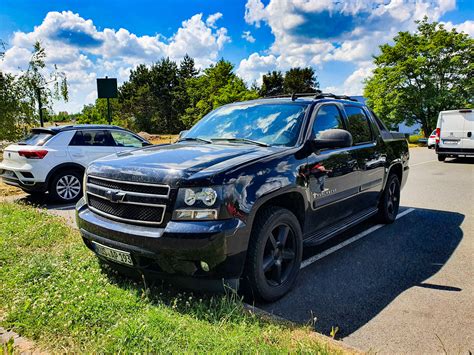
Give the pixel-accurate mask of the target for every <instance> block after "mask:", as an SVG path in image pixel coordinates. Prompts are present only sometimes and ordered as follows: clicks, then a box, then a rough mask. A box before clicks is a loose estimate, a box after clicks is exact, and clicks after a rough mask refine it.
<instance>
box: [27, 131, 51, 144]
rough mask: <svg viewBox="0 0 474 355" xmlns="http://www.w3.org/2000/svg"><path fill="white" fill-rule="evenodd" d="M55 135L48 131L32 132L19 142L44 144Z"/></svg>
mask: <svg viewBox="0 0 474 355" xmlns="http://www.w3.org/2000/svg"><path fill="white" fill-rule="evenodd" d="M52 136H53V135H52V134H51V133H47V132H34V131H32V132H30V133H29V134H28V135H27V136H26V137H24V138H23V139H22V140H20V142H19V144H25V145H43V144H44V143H46V141H47V140H49V139H50V138H51V137H52Z"/></svg>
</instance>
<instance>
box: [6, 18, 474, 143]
mask: <svg viewBox="0 0 474 355" xmlns="http://www.w3.org/2000/svg"><path fill="white" fill-rule="evenodd" d="M417 24H418V28H417V30H416V31H414V32H399V33H398V35H397V36H396V37H395V38H394V39H393V44H384V45H382V46H380V54H379V55H377V56H374V59H373V62H374V65H375V69H374V71H373V73H372V75H371V76H370V77H369V78H367V79H366V81H365V88H364V97H366V98H367V104H368V105H369V106H370V107H371V108H372V109H373V110H374V111H375V112H376V113H377V114H378V115H379V116H380V118H381V119H382V120H383V121H384V122H385V123H386V124H387V125H388V126H390V127H396V125H398V124H399V123H401V122H406V123H408V124H413V123H420V124H421V125H422V128H423V132H424V134H425V135H429V134H430V132H431V131H432V130H433V129H434V128H435V127H436V120H437V116H438V113H439V111H442V110H448V109H458V108H469V107H473V104H474V80H473V78H474V40H473V39H472V38H471V37H469V36H468V35H467V34H465V33H460V32H457V31H456V29H452V30H447V29H446V28H445V27H444V26H443V25H442V24H440V23H437V22H432V23H429V22H428V20H427V19H426V18H425V19H424V20H422V21H418V22H417ZM4 50H5V45H4V43H3V42H2V41H1V40H0V60H1V59H2V57H3V55H4ZM45 57H46V53H45V51H44V49H43V48H42V47H41V45H40V43H36V44H35V46H34V49H33V54H32V56H31V59H30V63H29V65H28V68H27V69H26V70H24V71H22V72H21V73H20V74H18V75H13V74H10V73H5V72H2V71H0V108H1V109H0V140H2V139H10V140H13V139H15V138H17V137H18V135H19V134H20V133H21V132H22V131H23V130H24V129H25V128H26V127H29V126H31V125H37V124H38V109H37V107H38V102H39V101H41V102H42V103H43V106H44V107H45V117H46V118H47V119H49V120H52V121H68V120H71V119H73V120H75V121H76V122H78V123H106V122H107V104H106V101H105V99H97V100H96V102H95V103H93V104H90V105H85V106H84V108H83V109H82V111H81V112H80V113H77V114H74V115H68V114H66V113H64V112H62V113H58V114H53V113H52V102H53V101H55V100H58V99H63V100H67V99H68V85H67V78H66V76H65V75H64V73H62V72H61V71H60V70H59V69H58V68H57V67H56V66H53V67H52V68H47V67H46V65H45V60H44V59H45ZM318 87H319V83H318V81H317V77H316V74H315V72H314V70H313V69H312V68H311V67H307V68H291V69H290V70H288V71H286V72H281V71H271V72H268V73H267V74H265V75H263V77H262V84H261V86H258V85H257V84H255V83H254V84H253V85H251V86H250V87H249V86H247V85H246V83H245V82H244V81H243V79H242V78H240V77H239V76H238V75H237V74H236V73H235V72H234V66H233V64H232V63H230V62H228V61H226V60H224V59H221V60H220V61H218V62H217V63H215V64H213V65H210V66H209V67H207V68H204V69H202V70H199V69H197V68H196V65H195V62H194V60H193V58H191V57H189V56H188V55H186V56H185V57H184V58H183V59H182V60H181V61H180V62H179V63H177V62H175V61H173V60H170V59H169V58H162V59H160V60H158V61H157V62H155V63H154V64H152V65H149V66H147V65H145V64H141V65H139V66H137V67H136V68H135V69H133V70H131V71H130V76H129V78H128V80H127V81H126V82H124V83H123V84H122V85H121V86H120V87H119V90H118V98H117V99H112V100H111V107H112V112H113V123H114V124H118V125H121V126H124V127H127V128H130V129H133V130H135V131H147V132H149V133H177V132H179V131H181V130H183V129H187V128H190V127H191V126H192V125H193V124H195V123H196V122H197V121H199V120H200V119H201V118H202V117H203V116H204V115H206V114H207V113H209V112H210V111H211V110H213V109H214V108H216V107H219V106H221V105H224V104H227V103H231V102H236V101H242V100H251V99H256V98H259V97H265V96H275V95H282V94H292V93H307V92H315V91H316V89H317V88H318ZM338 94H343V93H338Z"/></svg>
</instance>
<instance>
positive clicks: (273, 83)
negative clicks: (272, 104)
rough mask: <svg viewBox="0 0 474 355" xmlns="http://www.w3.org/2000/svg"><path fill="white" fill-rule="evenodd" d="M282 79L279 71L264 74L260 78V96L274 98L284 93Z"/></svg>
mask: <svg viewBox="0 0 474 355" xmlns="http://www.w3.org/2000/svg"><path fill="white" fill-rule="evenodd" d="M284 81H285V79H284V77H283V74H282V73H281V71H275V70H274V71H272V72H268V73H267V74H264V75H263V77H262V87H261V88H260V91H259V94H260V96H263V97H265V96H275V95H281V94H283V93H284V87H283V85H284Z"/></svg>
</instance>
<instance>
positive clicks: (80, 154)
mask: <svg viewBox="0 0 474 355" xmlns="http://www.w3.org/2000/svg"><path fill="white" fill-rule="evenodd" d="M68 153H69V155H70V157H71V160H72V161H73V162H76V163H79V164H81V165H83V166H87V165H89V163H90V162H92V161H94V160H96V159H99V158H102V157H105V156H107V155H110V154H114V153H115V142H114V140H113V139H112V136H111V135H110V132H109V131H107V130H101V129H98V130H89V129H87V130H78V131H77V132H76V133H75V134H74V136H73V138H72V139H71V142H70V143H69V147H68Z"/></svg>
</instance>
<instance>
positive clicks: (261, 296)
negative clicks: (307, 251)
mask: <svg viewBox="0 0 474 355" xmlns="http://www.w3.org/2000/svg"><path fill="white" fill-rule="evenodd" d="M302 251H303V241H302V232H301V226H300V223H299V221H298V219H297V218H296V216H295V215H294V214H293V213H292V212H291V211H289V210H287V209H285V208H282V207H276V206H270V207H267V208H266V209H265V210H264V211H262V212H261V213H259V214H258V215H257V217H256V220H255V221H254V224H253V228H252V234H251V236H250V242H249V247H248V250H247V261H246V265H245V270H244V279H243V282H244V290H245V291H246V292H247V293H248V294H249V295H250V296H252V297H253V298H255V299H257V300H263V301H267V302H273V301H276V300H277V299H279V298H281V297H282V296H283V295H285V294H286V293H287V292H288V291H289V290H290V289H291V288H292V287H293V284H294V283H295V281H296V278H297V276H298V273H299V270H300V265H301V258H302V254H303V253H302Z"/></svg>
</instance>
